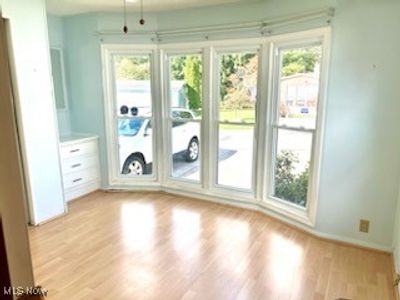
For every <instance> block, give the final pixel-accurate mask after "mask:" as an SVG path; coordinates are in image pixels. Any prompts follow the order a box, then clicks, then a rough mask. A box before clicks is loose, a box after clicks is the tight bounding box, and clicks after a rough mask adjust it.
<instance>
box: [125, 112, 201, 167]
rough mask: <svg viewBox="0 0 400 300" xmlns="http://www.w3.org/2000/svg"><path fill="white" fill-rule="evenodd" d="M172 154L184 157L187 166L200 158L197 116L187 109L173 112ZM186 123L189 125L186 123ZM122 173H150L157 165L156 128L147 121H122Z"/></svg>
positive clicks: (138, 119)
mask: <svg viewBox="0 0 400 300" xmlns="http://www.w3.org/2000/svg"><path fill="white" fill-rule="evenodd" d="M172 116H173V118H174V121H173V122H172V153H173V154H177V153H181V152H182V153H183V154H184V155H185V159H186V161H187V162H194V161H196V160H197V159H198V158H199V152H200V135H199V134H200V132H199V126H198V123H195V122H187V121H190V120H194V116H193V113H192V112H191V111H190V110H187V109H181V108H177V109H173V110H172ZM185 121H186V122H185ZM118 135H119V160H120V170H121V173H122V174H124V175H143V174H148V173H149V168H148V167H149V165H150V164H151V163H152V161H153V151H152V143H153V139H152V126H151V120H150V119H146V118H129V119H120V120H119V122H118Z"/></svg>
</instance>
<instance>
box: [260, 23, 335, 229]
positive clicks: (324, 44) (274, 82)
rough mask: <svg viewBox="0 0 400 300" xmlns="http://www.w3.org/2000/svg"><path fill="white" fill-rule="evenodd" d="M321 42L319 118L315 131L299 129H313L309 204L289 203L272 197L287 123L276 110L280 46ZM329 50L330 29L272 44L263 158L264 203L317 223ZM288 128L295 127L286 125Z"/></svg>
mask: <svg viewBox="0 0 400 300" xmlns="http://www.w3.org/2000/svg"><path fill="white" fill-rule="evenodd" d="M316 44H318V45H320V46H321V49H322V57H321V70H320V78H319V94H318V106H317V119H316V126H315V130H314V129H312V130H308V129H304V130H303V129H299V131H300V132H311V133H312V134H313V138H312V149H311V158H310V177H309V184H308V195H307V203H306V207H301V206H299V205H296V204H293V203H290V202H289V201H285V200H282V199H278V198H277V197H274V196H272V195H273V193H274V184H273V182H274V169H275V150H274V148H275V147H276V145H277V137H278V135H277V132H278V129H285V126H278V124H277V109H278V106H279V94H280V69H281V66H280V64H281V60H280V55H279V53H280V49H285V48H299V47H307V46H312V45H316ZM329 53H330V28H323V29H319V30H317V31H315V32H313V34H310V35H309V36H308V35H305V36H304V37H301V36H299V37H298V38H288V39H281V40H278V41H275V42H271V43H270V62H271V65H270V71H269V78H268V82H269V89H270V90H269V93H268V94H269V95H268V107H267V111H268V117H267V124H266V129H267V130H266V147H267V151H266V157H265V160H264V166H265V173H264V178H265V180H266V182H267V184H266V185H265V186H264V189H263V196H262V203H261V205H262V206H264V207H266V208H268V209H271V210H273V211H276V212H279V213H281V214H283V215H285V216H287V217H289V218H291V219H294V220H296V221H298V222H301V223H304V224H306V225H309V226H314V225H315V221H316V214H317V202H318V201H317V200H318V192H319V177H320V168H321V153H322V147H323V143H322V141H323V130H324V123H325V106H326V105H325V98H326V89H327V72H328V62H329ZM286 128H287V129H289V130H297V129H296V128H291V127H286Z"/></svg>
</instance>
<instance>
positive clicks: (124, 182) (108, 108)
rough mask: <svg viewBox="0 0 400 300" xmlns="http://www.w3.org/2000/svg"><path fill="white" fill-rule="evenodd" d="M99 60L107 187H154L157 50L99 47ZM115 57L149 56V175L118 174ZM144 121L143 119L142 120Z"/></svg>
mask: <svg viewBox="0 0 400 300" xmlns="http://www.w3.org/2000/svg"><path fill="white" fill-rule="evenodd" d="M101 52H102V61H103V88H104V110H105V111H104V112H105V113H104V115H105V127H106V128H105V129H106V142H107V143H106V144H107V162H108V163H107V165H108V180H109V185H110V186H123V187H125V186H128V187H131V186H133V187H134V186H139V187H143V186H144V187H145V186H157V185H158V178H159V174H158V170H159V167H158V159H159V154H158V151H157V145H158V140H159V138H158V136H159V135H158V131H159V130H160V129H159V127H160V126H159V124H160V122H159V121H158V120H159V117H158V114H159V111H158V110H159V108H158V106H157V103H156V99H157V98H159V97H158V96H157V90H159V88H158V82H159V80H158V78H157V72H158V70H157V65H158V63H157V56H158V53H157V47H156V45H140V46H138V47H135V48H134V49H133V48H132V46H131V45H112V44H103V45H102V46H101ZM117 55H127V56H129V55H130V56H135V55H149V56H150V72H151V74H150V92H151V98H152V99H151V101H152V116H151V118H150V119H151V122H152V127H153V135H152V143H153V145H152V147H153V149H152V151H153V161H152V171H153V172H152V174H151V175H142V176H135V177H132V176H126V175H122V174H120V170H119V165H120V164H119V149H118V128H117V126H116V121H117V118H116V116H115V111H116V107H115V101H116V94H115V85H114V83H115V78H114V75H115V74H114V64H113V57H114V56H117ZM146 119H147V118H146Z"/></svg>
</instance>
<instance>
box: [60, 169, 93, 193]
mask: <svg viewBox="0 0 400 300" xmlns="http://www.w3.org/2000/svg"><path fill="white" fill-rule="evenodd" d="M98 178H99V169H98V168H90V169H85V170H81V171H78V172H72V173H69V174H67V175H65V176H64V177H63V181H64V189H69V188H72V187H77V186H79V185H82V184H85V183H88V182H89V181H92V180H96V179H98Z"/></svg>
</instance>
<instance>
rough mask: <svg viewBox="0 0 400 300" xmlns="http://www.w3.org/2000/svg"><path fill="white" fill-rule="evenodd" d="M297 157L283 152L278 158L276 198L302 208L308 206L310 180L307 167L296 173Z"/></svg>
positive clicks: (288, 152)
mask: <svg viewBox="0 0 400 300" xmlns="http://www.w3.org/2000/svg"><path fill="white" fill-rule="evenodd" d="M296 163H298V158H297V156H296V155H295V154H294V153H293V152H292V151H281V153H280V154H279V155H278V156H277V158H276V169H275V197H277V198H279V199H283V200H287V201H289V202H292V203H295V204H297V205H300V206H304V207H305V206H306V203H307V190H308V178H309V174H310V170H309V167H308V166H307V167H306V168H305V170H304V171H302V172H300V173H296V171H295V164H296Z"/></svg>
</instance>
